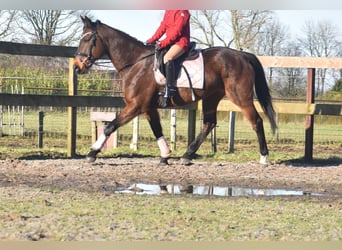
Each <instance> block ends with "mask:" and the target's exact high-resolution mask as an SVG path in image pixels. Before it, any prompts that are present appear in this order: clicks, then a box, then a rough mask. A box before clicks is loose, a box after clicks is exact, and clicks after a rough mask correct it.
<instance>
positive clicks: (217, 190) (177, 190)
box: [115, 183, 322, 197]
mask: <svg viewBox="0 0 342 250" xmlns="http://www.w3.org/2000/svg"><path fill="white" fill-rule="evenodd" d="M115 193H134V194H138V195H144V194H148V195H162V194H165V193H169V194H175V195H177V194H184V193H188V194H193V195H201V196H219V197H247V196H304V195H309V196H310V195H311V196H320V195H322V194H320V193H310V192H304V191H300V190H286V189H264V188H243V187H218V186H196V185H189V186H182V185H167V186H159V185H155V184H144V183H137V184H133V185H131V186H130V187H128V188H122V189H121V190H117V191H115Z"/></svg>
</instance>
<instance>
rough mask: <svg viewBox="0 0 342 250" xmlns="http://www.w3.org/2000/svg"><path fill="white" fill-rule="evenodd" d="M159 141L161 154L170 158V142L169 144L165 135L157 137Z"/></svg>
mask: <svg viewBox="0 0 342 250" xmlns="http://www.w3.org/2000/svg"><path fill="white" fill-rule="evenodd" d="M157 143H158V146H159V149H160V156H161V157H163V158H168V157H170V156H171V150H170V147H169V144H167V142H166V140H165V138H164V136H162V137H159V138H158V139H157Z"/></svg>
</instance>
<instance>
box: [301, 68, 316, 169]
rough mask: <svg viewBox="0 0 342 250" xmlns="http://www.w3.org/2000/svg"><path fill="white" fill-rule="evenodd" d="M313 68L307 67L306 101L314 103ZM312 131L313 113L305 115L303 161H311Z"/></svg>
mask: <svg viewBox="0 0 342 250" xmlns="http://www.w3.org/2000/svg"><path fill="white" fill-rule="evenodd" d="M315 71H316V70H315V69H313V68H309V69H308V77H307V90H306V102H307V103H310V104H311V103H315ZM313 133H314V115H307V116H306V117H305V154H304V161H305V162H306V163H309V162H312V152H313Z"/></svg>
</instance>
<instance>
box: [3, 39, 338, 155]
mask: <svg viewBox="0 0 342 250" xmlns="http://www.w3.org/2000/svg"><path fill="white" fill-rule="evenodd" d="M76 50H77V48H76V47H64V46H46V45H33V44H21V43H11V42H0V53H5V54H12V55H30V56H49V57H67V58H70V59H69V68H70V69H69V96H51V95H49V96H45V95H17V94H0V105H14V106H21V105H22V106H55V107H60V106H65V107H69V128H68V156H69V157H73V156H74V155H75V144H76V116H77V114H76V107H84V106H87V107H123V105H124V102H123V100H122V98H121V97H103V96H101V97H97V96H77V89H76V81H77V77H76V76H75V74H74V72H73V70H72V65H73V57H74V54H75V52H76ZM258 58H259V59H260V61H261V63H262V65H263V66H264V67H273V68H277V67H286V68H307V69H308V77H307V98H306V102H305V103H304V102H303V103H288V102H274V106H275V110H276V112H278V113H292V114H293V113H295V114H305V115H307V118H306V121H307V122H306V128H305V129H306V143H305V160H306V161H311V160H312V155H313V152H312V144H313V124H314V115H317V114H320V115H342V105H341V104H316V103H315V100H314V90H315V88H314V85H315V82H314V79H315V69H316V68H335V69H341V68H342V58H307V57H278V56H276V57H270V56H260V57H258ZM256 107H257V109H258V111H260V112H262V111H261V109H260V106H259V104H258V103H256ZM183 108H184V109H188V110H189V128H188V131H189V135H188V140H189V141H190V140H192V139H194V136H195V120H196V110H198V109H200V108H201V105H197V104H193V105H188V106H186V107H183ZM219 110H225V111H239V109H238V108H237V107H236V106H235V105H233V104H232V103H231V102H229V101H228V100H222V101H221V102H220V104H219Z"/></svg>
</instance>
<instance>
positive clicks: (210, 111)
mask: <svg viewBox="0 0 342 250" xmlns="http://www.w3.org/2000/svg"><path fill="white" fill-rule="evenodd" d="M221 97H222V95H220V93H216V99H212V100H210V101H208V98H207V99H206V100H204V99H203V101H202V109H203V126H202V130H201V131H200V133H199V135H198V136H197V137H196V139H195V140H194V141H192V142H191V143H190V145H189V146H188V148H187V150H186V152H185V154H184V155H183V156H182V164H184V165H189V164H191V160H192V158H193V156H194V154H195V153H196V151H197V150H198V149H199V147H200V146H201V144H202V143H203V142H204V140H205V139H206V138H207V136H208V134H209V133H210V131H211V130H212V129H213V128H215V126H216V123H217V117H216V114H217V111H216V110H217V105H218V103H219V101H220V99H221Z"/></svg>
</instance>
